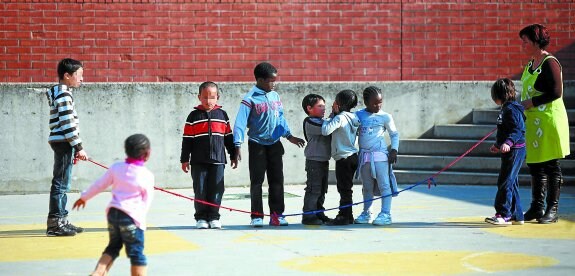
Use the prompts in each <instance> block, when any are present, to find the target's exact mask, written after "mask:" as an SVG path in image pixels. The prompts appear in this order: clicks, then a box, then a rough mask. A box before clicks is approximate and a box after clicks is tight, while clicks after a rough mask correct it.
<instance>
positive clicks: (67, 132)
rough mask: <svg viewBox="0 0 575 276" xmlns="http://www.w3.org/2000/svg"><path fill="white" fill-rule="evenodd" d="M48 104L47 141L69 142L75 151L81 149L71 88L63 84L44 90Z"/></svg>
mask: <svg viewBox="0 0 575 276" xmlns="http://www.w3.org/2000/svg"><path fill="white" fill-rule="evenodd" d="M46 96H47V97H48V104H49V105H50V123H49V127H50V136H49V137H48V143H69V144H70V146H72V147H74V149H76V151H80V150H82V139H80V128H79V125H78V124H79V120H78V114H76V109H75V108H74V98H73V97H72V90H71V89H69V88H68V87H67V86H66V85H64V84H58V85H54V86H53V87H52V88H50V90H48V91H46Z"/></svg>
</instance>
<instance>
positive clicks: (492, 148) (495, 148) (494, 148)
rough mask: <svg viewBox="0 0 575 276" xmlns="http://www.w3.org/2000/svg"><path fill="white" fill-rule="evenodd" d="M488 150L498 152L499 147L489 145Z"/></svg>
mask: <svg viewBox="0 0 575 276" xmlns="http://www.w3.org/2000/svg"><path fill="white" fill-rule="evenodd" d="M489 151H490V152H492V153H498V152H499V148H497V147H496V146H495V145H493V146H491V147H490V148H489Z"/></svg>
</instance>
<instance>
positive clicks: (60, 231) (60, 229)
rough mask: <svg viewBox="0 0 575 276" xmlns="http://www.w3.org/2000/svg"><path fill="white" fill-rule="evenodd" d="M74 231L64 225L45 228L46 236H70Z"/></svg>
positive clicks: (74, 233) (73, 234)
mask: <svg viewBox="0 0 575 276" xmlns="http://www.w3.org/2000/svg"><path fill="white" fill-rule="evenodd" d="M75 235H76V231H74V230H72V229H70V228H68V227H65V226H63V225H62V226H56V227H50V228H48V229H47V230H46V236H48V237H70V236H75Z"/></svg>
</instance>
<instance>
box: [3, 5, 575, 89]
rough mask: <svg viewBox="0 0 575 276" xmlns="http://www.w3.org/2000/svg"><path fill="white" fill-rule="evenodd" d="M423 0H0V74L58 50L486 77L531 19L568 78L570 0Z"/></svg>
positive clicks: (230, 66) (573, 66)
mask: <svg viewBox="0 0 575 276" xmlns="http://www.w3.org/2000/svg"><path fill="white" fill-rule="evenodd" d="M54 2H59V3H54ZM424 2H431V1H413V0H404V1H400V0H387V1H385V0H383V1H370V0H363V1H359V0H355V1H354V0H350V1H343V0H340V1H337V0H334V1H327V0H305V1H304V0H291V1H288V0H285V1H284V0H227V1H226V0H203V1H202V0H67V1H66V0H64V1H46V0H4V1H2V3H0V82H44V81H48V82H50V81H54V80H55V75H56V73H55V67H56V63H57V62H58V60H60V59H61V58H64V57H73V58H76V59H80V60H82V61H83V62H84V63H85V66H86V73H85V80H86V81H88V82H118V81H122V82H124V81H125V82H136V81H150V82H157V81H159V82H163V81H204V80H207V79H210V80H214V81H252V79H253V73H252V72H253V71H252V70H253V67H254V65H255V64H256V63H258V62H260V61H264V60H267V61H270V62H272V63H273V64H275V65H276V66H277V67H278V69H279V75H280V80H282V81H387V80H390V81H393V80H493V79H495V78H497V77H502V76H516V75H517V74H518V73H520V72H521V70H522V66H523V65H524V64H525V63H526V62H527V60H528V57H526V56H525V55H524V54H522V53H521V48H520V39H519V38H518V35H517V33H518V32H519V30H520V29H521V28H522V27H524V26H526V25H527V24H531V23H542V24H545V25H546V26H547V27H548V28H549V29H550V31H551V35H552V41H551V45H550V47H549V50H550V51H551V52H553V53H555V54H556V55H557V56H558V57H559V58H560V61H561V62H562V64H563V67H564V77H565V79H575V42H574V41H575V3H573V1H553V2H554V3H553V4H548V3H544V2H551V1H540V0H507V1H497V0H483V1H473V2H475V3H474V4H471V3H469V2H471V1H462V0H459V1H449V2H451V3H424ZM435 2H444V1H435ZM478 2H480V3H479V4H477V3H478ZM498 2H505V3H498Z"/></svg>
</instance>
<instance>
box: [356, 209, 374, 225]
mask: <svg viewBox="0 0 575 276" xmlns="http://www.w3.org/2000/svg"><path fill="white" fill-rule="evenodd" d="M371 219H372V218H371V212H370V211H363V212H361V214H360V215H359V217H357V218H356V219H355V220H354V221H353V222H354V223H355V224H369V223H371Z"/></svg>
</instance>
